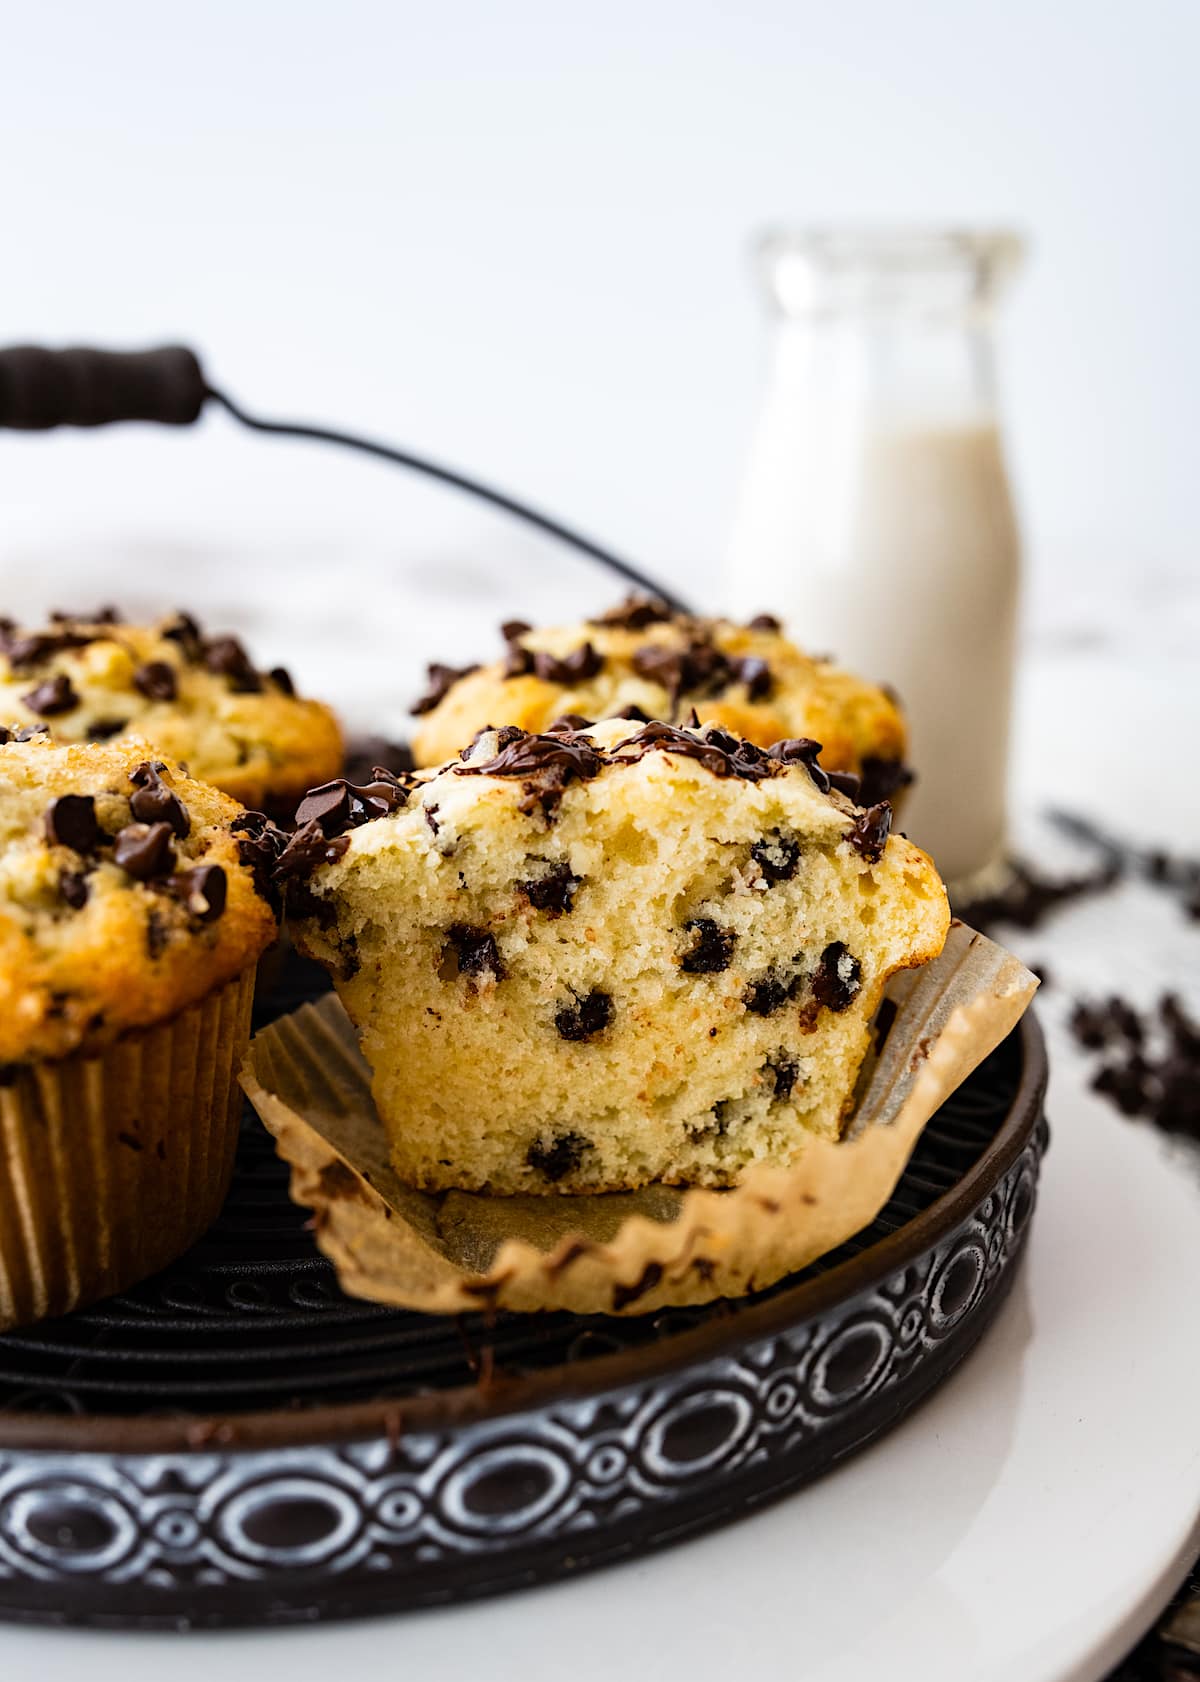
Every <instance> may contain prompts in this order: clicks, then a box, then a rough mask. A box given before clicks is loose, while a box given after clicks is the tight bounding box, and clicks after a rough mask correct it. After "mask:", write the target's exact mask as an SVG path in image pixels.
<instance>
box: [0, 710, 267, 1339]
mask: <svg viewBox="0 0 1200 1682" xmlns="http://www.w3.org/2000/svg"><path fill="white" fill-rule="evenodd" d="M265 823H266V820H264V819H262V818H260V817H257V816H256V815H255V814H252V813H246V812H244V811H243V810H242V809H241V808H240V807H239V806H238V805H237V804H236V803H235V802H234V801H232V800H230V799H229V798H228V797H227V796H225V795H223V794H221V793H219V792H218V791H217V790H216V789H214V788H211V787H209V786H208V785H207V784H205V783H200V782H196V781H194V780H193V779H192V778H190V777H188V776H187V775H186V774H185V773H184V772H183V771H181V770H180V769H179V767H178V766H176V765H173V764H171V763H170V762H169V761H166V760H164V759H162V758H160V757H158V756H157V755H156V754H155V753H154V752H153V751H152V750H151V748H150V746H149V744H148V743H145V742H141V743H139V742H136V741H133V740H129V741H122V742H120V743H115V742H114V743H106V744H99V745H83V746H66V745H63V744H60V743H55V742H53V741H52V740H51V739H50V737H49V736H48V735H47V734H45V733H44V732H43V731H42V730H41V729H40V728H34V729H29V728H25V729H18V730H15V731H11V730H8V729H4V730H0V1325H14V1324H20V1323H23V1322H25V1321H28V1320H32V1319H37V1318H40V1317H41V1316H43V1315H46V1314H59V1313H62V1312H64V1311H65V1310H67V1309H68V1308H71V1307H74V1306H75V1305H76V1304H78V1303H80V1302H84V1301H87V1300H90V1299H92V1298H95V1297H98V1296H102V1295H107V1294H109V1293H111V1292H112V1291H115V1290H120V1289H122V1288H124V1287H125V1286H126V1285H129V1284H131V1283H132V1282H134V1281H135V1280H137V1279H140V1278H142V1277H144V1276H145V1275H147V1274H149V1273H152V1272H154V1271H155V1270H156V1269H158V1268H160V1267H162V1266H163V1265H165V1263H166V1262H168V1261H170V1260H171V1259H172V1258H173V1257H174V1256H176V1255H178V1254H179V1253H180V1252H181V1251H182V1250H184V1249H186V1248H187V1246H188V1244H189V1243H190V1242H191V1241H192V1240H193V1239H194V1238H195V1237H196V1236H197V1235H198V1234H199V1233H200V1232H201V1231H202V1230H203V1229H204V1227H205V1226H207V1225H208V1224H209V1222H210V1221H211V1220H212V1218H213V1216H214V1215H215V1214H216V1212H217V1210H218V1208H219V1207H220V1204H221V1200H222V1198H223V1197H224V1195H225V1191H226V1189H227V1186H228V1180H229V1174H230V1171H231V1169H232V1164H233V1149H234V1143H235V1139H236V1132H237V1123H238V1116H239V1114H240V1104H239V1103H238V1101H237V1096H236V1074H237V1068H238V1064H239V1063H240V1060H241V1057H242V1056H243V1054H244V1051H245V1048H246V1044H247V1041H248V1037H249V1019H250V1005H251V999H252V995H253V990H254V973H255V966H256V963H257V960H258V958H259V955H260V954H261V953H262V951H263V950H264V949H265V948H266V947H267V946H268V945H269V943H270V942H271V941H272V940H273V939H274V938H275V934H276V931H277V917H276V911H275V905H276V904H277V895H276V892H275V890H274V888H273V887H272V885H271V884H270V881H269V875H268V872H269V867H270V864H271V863H272V860H273V851H272V849H271V847H270V845H269V843H264V841H263V839H262V834H263V831H264V828H265Z"/></svg>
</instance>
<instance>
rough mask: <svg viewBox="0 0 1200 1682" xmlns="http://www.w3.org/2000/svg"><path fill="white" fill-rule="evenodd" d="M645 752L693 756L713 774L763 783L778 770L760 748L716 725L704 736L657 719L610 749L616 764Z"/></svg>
mask: <svg viewBox="0 0 1200 1682" xmlns="http://www.w3.org/2000/svg"><path fill="white" fill-rule="evenodd" d="M648 753H673V754H677V755H678V756H679V757H680V758H681V759H695V760H697V761H698V762H699V763H700V764H701V765H703V766H704V767H705V769H706V770H708V771H711V772H712V774H713V776H714V777H740V778H741V780H742V781H743V782H748V783H760V782H763V781H764V780H765V779H766V778H768V777H773V776H776V775H777V774H778V771H779V769H780V768H779V766H778V764H776V763H775V762H774V760H773V759H772V758H770V757H769V756H768V754H766V753H764V752H763V750H762V748H758V747H755V745H754V743H753V742H744V741H742V740H741V739H740V738H739V737H737V736H731V735H729V733H728V732H727V731H725V730H719V729H717V728H716V726H713V725H710V726H709V728H708V729H707V730H706V731H705V732H704V734H703V736H693V735H691V734H689V733H688V732H687V731H685V730H678V729H676V728H675V726H674V725H673V724H662V723H659V722H657V721H655V722H652V723H650V724H647V725H645V726H643V728H642V729H641V730H639V731H638V733H637V735H636V736H630V737H629V739H628V740H627V741H624V742H619V743H618V744H617V746H616V747H615V748H614V749H613V752H612V760H613V763H614V764H617V765H633V764H636V763H637V761H638V760H639V759H643V758H644V757H645V756H646V754H648Z"/></svg>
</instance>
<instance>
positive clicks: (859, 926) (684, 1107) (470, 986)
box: [279, 720, 949, 1193]
mask: <svg viewBox="0 0 1200 1682" xmlns="http://www.w3.org/2000/svg"><path fill="white" fill-rule="evenodd" d="M816 754H817V744H816V743H815V742H812V741H809V740H804V739H801V740H787V741H781V742H779V743H776V744H775V745H774V746H773V747H772V748H771V749H770V750H769V751H764V750H763V749H762V748H760V747H757V746H756V745H754V744H753V743H751V742H748V741H745V740H743V739H741V738H738V737H734V736H732V735H731V734H729V733H728V732H726V731H724V730H721V729H719V728H717V727H714V726H708V727H699V726H697V727H694V728H686V729H678V728H675V727H673V726H670V725H666V724H662V723H651V724H647V725H644V726H640V727H639V726H638V725H637V724H631V723H629V722H628V721H620V720H610V721H608V722H606V723H603V724H599V725H596V726H594V727H592V728H590V729H588V730H586V731H580V730H576V729H574V728H573V727H572V726H571V723H570V721H567V722H566V723H565V724H564V725H563V726H562V727H556V728H555V729H554V730H552V731H549V732H546V733H544V734H540V735H531V734H527V733H526V732H525V731H523V730H521V729H519V728H516V727H506V728H504V729H501V730H498V731H495V730H488V731H484V732H481V733H480V735H479V737H478V738H477V739H476V741H475V742H474V743H473V744H472V746H471V747H470V748H468V749H465V750H464V751H463V754H462V755H461V757H460V758H459V759H458V760H456V761H454V762H452V763H450V764H448V765H446V766H443V767H442V768H441V769H439V770H437V771H435V772H426V773H416V774H415V775H413V776H410V777H407V778H402V779H388V778H385V777H382V776H381V777H379V778H377V780H376V781H375V782H374V783H372V784H371V785H368V786H364V787H361V788H354V787H351V786H348V785H346V784H333V785H330V786H329V787H327V788H325V789H321V790H316V791H314V792H313V794H311V795H310V796H309V798H308V799H307V800H306V801H305V802H304V804H303V806H302V807H301V809H300V811H299V813H298V814H297V819H298V821H299V822H300V823H301V826H302V827H301V828H300V829H299V830H298V831H297V833H296V835H295V837H294V838H293V839H292V841H291V843H290V845H289V847H288V850H287V852H286V853H285V854H284V855H283V858H282V859H281V861H280V865H279V873H280V876H281V878H283V879H285V880H287V881H288V882H289V884H290V887H291V893H292V904H293V907H294V910H295V912H296V917H297V921H296V923H295V924H294V931H295V933H296V937H297V940H298V942H299V943H300V944H301V946H302V947H303V948H304V949H305V950H306V951H308V952H309V953H310V954H311V955H312V956H313V957H315V958H317V959H319V960H320V961H321V962H322V963H324V964H325V965H326V966H327V967H328V969H329V970H330V972H331V973H332V975H333V977H334V980H335V983H336V985H337V989H338V992H339V994H340V996H341V998H342V1001H343V1002H344V1004H345V1006H346V1009H347V1011H348V1012H349V1014H350V1016H351V1018H352V1019H353V1021H354V1023H355V1024H356V1026H357V1028H358V1030H359V1034H360V1037H361V1041H362V1046H363V1050H364V1053H365V1055H366V1057H367V1059H368V1061H369V1062H370V1064H371V1067H372V1070H373V1074H374V1082H373V1090H374V1094H375V1099H376V1103H377V1106H378V1109H379V1113H380V1115H381V1117H382V1119H383V1121H384V1124H385V1125H386V1127H387V1129H388V1132H389V1137H390V1141H391V1148H392V1152H393V1157H394V1161H395V1165H396V1168H397V1171H398V1173H399V1174H400V1176H401V1177H402V1178H403V1179H404V1180H406V1181H407V1182H408V1183H410V1184H413V1185H417V1186H421V1187H424V1188H427V1189H432V1190H436V1189H446V1188H449V1187H462V1188H465V1189H486V1190H488V1191H491V1192H497V1193H513V1192H552V1191H558V1192H584V1191H587V1192H594V1191H614V1190H621V1189H627V1188H632V1187H636V1186H642V1185H645V1184H648V1183H650V1182H653V1181H666V1182H669V1183H672V1184H693V1185H707V1186H725V1185H729V1184H732V1183H734V1182H736V1181H737V1179H738V1178H739V1176H740V1175H741V1173H742V1172H743V1170H745V1169H746V1168H747V1167H748V1166H750V1165H751V1164H753V1163H757V1162H768V1163H772V1164H779V1165H784V1164H788V1163H790V1162H792V1161H793V1160H794V1159H795V1158H796V1157H797V1155H798V1154H799V1153H800V1152H801V1151H802V1150H803V1149H804V1146H805V1141H806V1140H807V1139H809V1138H810V1137H811V1136H812V1135H813V1134H814V1133H815V1134H820V1135H823V1136H826V1137H837V1135H838V1133H839V1130H840V1129H841V1127H842V1125H843V1121H844V1118H845V1116H846V1114H847V1112H848V1109H849V1106H850V1104H851V1101H852V1095H853V1092H854V1087H855V1080H856V1077H857V1074H858V1070H859V1067H860V1065H861V1063H862V1061H863V1058H864V1055H865V1054H866V1051H867V1048H868V1041H869V1035H870V1024H871V1019H872V1016H873V1014H874V1012H875V1009H876V1007H877V1005H878V1003H879V1000H880V995H881V993H882V989H883V987H884V984H885V982H886V981H887V979H888V978H889V976H891V975H893V974H894V973H895V972H896V971H897V970H900V969H903V968H907V967H911V966H914V965H917V964H920V963H923V962H925V961H926V960H927V959H929V958H932V957H934V956H935V955H936V954H937V953H938V952H939V951H940V950H941V947H942V944H943V942H944V940H945V936H946V932H947V929H948V926H949V912H948V909H947V904H946V894H945V890H944V888H943V886H942V883H941V881H940V880H939V878H938V875H937V873H936V871H935V870H934V868H933V866H932V864H931V863H930V861H929V859H928V858H927V857H926V856H925V854H924V853H923V852H921V851H920V849H919V848H917V847H915V846H913V845H912V844H911V843H909V842H908V841H906V840H905V839H904V838H903V837H898V836H892V835H890V833H889V831H890V827H891V811H890V808H889V807H888V806H887V805H886V803H884V804H877V805H874V806H871V807H867V808H863V807H860V806H858V805H856V804H855V803H854V801H853V799H851V798H850V797H849V796H848V795H847V794H846V793H844V792H842V788H843V787H846V788H848V787H851V786H853V782H854V780H853V779H845V778H836V777H835V778H833V779H831V778H830V776H829V775H828V774H827V773H826V772H825V771H824V770H822V768H821V767H820V765H819V764H818V763H817V760H816Z"/></svg>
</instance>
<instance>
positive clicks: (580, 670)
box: [533, 642, 604, 687]
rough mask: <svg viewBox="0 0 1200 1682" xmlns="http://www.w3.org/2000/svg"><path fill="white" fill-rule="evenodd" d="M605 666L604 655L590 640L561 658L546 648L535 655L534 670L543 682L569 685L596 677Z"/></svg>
mask: <svg viewBox="0 0 1200 1682" xmlns="http://www.w3.org/2000/svg"><path fill="white" fill-rule="evenodd" d="M603 667H604V657H603V655H601V654H598V653H597V652H596V650H595V649H594V648H593V646H592V644H591V643H590V642H585V643H583V644H582V645H581V646H580V647H579V648H576V649H573V650H572V651H571V653H570V654H567V655H564V656H563V658H562V659H561V660H560V659H559V658H558V656H557V655H554V654H548V653H547V652H546V651H545V650H544V649H542V650H539V651H538V652H537V653H535V654H534V656H533V669H534V672H535V673H536V674H537V676H538V677H540V678H541V679H542V681H543V683H561V684H564V685H567V686H568V687H570V686H572V685H574V684H577V683H586V682H587V681H588V679H589V678H594V677H595V676H596V675H597V674H598V673H599V672H600V671H601V670H602V669H603Z"/></svg>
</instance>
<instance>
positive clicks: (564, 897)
mask: <svg viewBox="0 0 1200 1682" xmlns="http://www.w3.org/2000/svg"><path fill="white" fill-rule="evenodd" d="M582 880H583V878H582V877H580V876H576V875H575V874H574V872H573V871H572V869H571V867H570V865H569V864H566V863H559V864H554V865H551V867H550V869H549V870H547V871H546V872H545V874H544V875H542V876H537V877H534V878H533V879H531V880H530V881H527V882H518V883H517V892H518V893H521V894H524V896H525V898H526V899H527V900H528V901H529V903H530V905H532V907H533V909H534V910H535V911H544V912H545V913H546V915H547V916H548V917H565V916H566V915H567V913H568V912H569V911H570V910H571V909H572V907H573V906H574V903H575V894H576V892H577V891H578V888H579V884H580V882H581V881H582Z"/></svg>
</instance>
